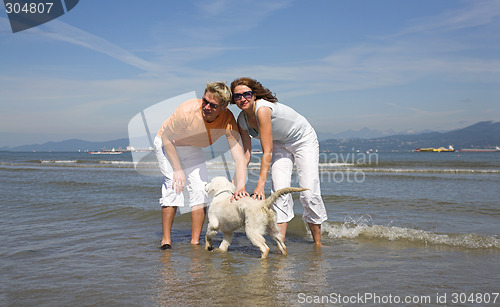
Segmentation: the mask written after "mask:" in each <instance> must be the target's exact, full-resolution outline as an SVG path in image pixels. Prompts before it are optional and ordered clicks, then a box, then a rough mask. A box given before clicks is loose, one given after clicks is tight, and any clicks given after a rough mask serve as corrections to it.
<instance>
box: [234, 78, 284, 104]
mask: <svg viewBox="0 0 500 307" xmlns="http://www.w3.org/2000/svg"><path fill="white" fill-rule="evenodd" d="M238 85H246V86H248V87H249V88H250V89H251V90H252V92H253V93H254V94H255V97H256V98H255V99H256V100H258V99H265V100H267V101H270V102H278V98H276V95H275V94H274V93H273V92H271V91H270V90H269V89H268V88H265V87H264V86H263V85H262V84H261V83H260V82H259V81H257V80H255V79H252V78H248V77H243V78H238V79H236V80H234V81H233V82H231V92H232V93H234V89H235V88H236V87H237V86H238ZM233 96H234V95H233ZM231 103H232V104H234V99H232V100H231Z"/></svg>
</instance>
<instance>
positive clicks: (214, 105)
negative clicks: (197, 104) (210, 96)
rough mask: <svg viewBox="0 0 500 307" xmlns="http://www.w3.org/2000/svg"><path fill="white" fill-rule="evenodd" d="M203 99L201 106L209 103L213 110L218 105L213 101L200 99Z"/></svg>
mask: <svg viewBox="0 0 500 307" xmlns="http://www.w3.org/2000/svg"><path fill="white" fill-rule="evenodd" d="M202 100H203V103H202V104H203V107H205V106H206V105H207V104H208V105H210V108H212V109H214V110H217V108H218V107H219V106H218V105H216V104H215V103H213V102H210V101H208V100H206V99H205V98H203V99H202Z"/></svg>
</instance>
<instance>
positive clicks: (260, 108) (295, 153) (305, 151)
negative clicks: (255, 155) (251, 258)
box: [154, 78, 327, 249]
mask: <svg viewBox="0 0 500 307" xmlns="http://www.w3.org/2000/svg"><path fill="white" fill-rule="evenodd" d="M229 103H233V104H236V106H238V108H240V109H241V112H240V114H239V116H238V121H237V122H236V120H235V118H234V116H233V114H232V113H231V111H229V110H228V109H227V105H228V104H229ZM223 135H225V136H226V138H227V141H228V144H229V148H230V151H231V155H232V157H233V159H234V161H235V167H236V171H235V178H234V179H235V185H236V192H235V194H234V196H233V199H236V200H237V199H239V198H241V197H249V194H248V193H247V191H246V190H245V182H246V166H247V165H248V163H249V162H250V158H251V150H252V148H251V141H250V140H251V137H252V138H257V139H260V142H261V146H262V151H263V154H262V161H261V167H260V175H259V180H258V182H257V186H256V188H255V190H254V192H253V195H252V196H251V197H254V198H257V199H264V198H265V193H264V186H265V183H266V180H267V176H268V173H269V170H271V178H272V190H273V191H276V190H279V189H281V188H284V187H289V186H291V175H292V170H293V165H294V163H295V165H296V167H297V174H298V179H299V185H300V187H302V188H307V189H309V190H306V191H303V192H301V193H300V201H301V203H302V205H303V206H304V213H303V220H304V221H305V222H307V223H308V225H309V229H310V230H311V234H312V236H313V239H314V243H315V244H317V245H320V244H321V223H322V222H323V221H325V220H326V219H327V214H326V209H325V206H324V204H323V200H322V198H321V191H320V182H319V174H318V159H319V144H318V140H317V137H316V133H315V131H314V129H313V128H312V126H311V125H310V124H309V122H308V121H307V120H306V119H305V118H304V117H303V116H301V115H300V114H298V113H297V112H296V111H295V110H293V109H292V108H290V107H288V106H286V105H283V104H281V103H278V99H277V98H276V96H275V95H274V94H273V93H272V92H271V91H270V90H269V89H267V88H265V87H264V86H262V84H261V83H260V82H258V81H257V80H254V79H251V78H239V79H236V80H234V81H233V82H232V83H231V88H230V89H229V87H228V86H227V85H226V84H225V83H224V82H213V83H208V84H207V87H206V89H205V92H204V94H203V98H202V99H201V100H199V99H193V100H188V101H186V102H184V103H182V104H181V105H180V106H179V107H178V108H177V109H176V110H175V112H174V113H173V114H172V115H171V116H170V117H169V118H168V119H167V120H166V121H165V122H164V123H163V125H162V127H161V128H160V129H159V131H158V133H157V136H156V138H155V142H154V143H155V152H156V157H157V159H158V162H159V164H160V169H161V171H162V173H163V175H164V182H163V185H162V197H161V199H160V205H161V206H162V230H163V236H162V241H161V249H169V248H171V235H170V232H171V229H172V224H173V222H174V217H175V213H176V211H177V207H182V206H184V196H183V194H182V193H181V191H182V190H183V189H184V187H186V188H187V190H188V192H189V206H190V207H191V219H192V225H191V243H192V244H198V243H199V238H200V234H201V230H202V228H203V222H204V219H205V207H206V204H207V203H208V201H209V200H208V197H207V194H206V192H205V184H206V183H207V181H208V174H207V167H206V164H205V159H204V157H203V152H202V148H204V147H207V146H210V145H211V144H212V143H214V142H215V141H216V140H217V139H218V138H219V137H221V136H223ZM240 136H241V141H242V142H239V140H240ZM275 211H276V213H277V222H278V227H279V229H280V231H281V233H282V234H283V237H284V236H285V234H286V228H287V223H288V222H289V221H290V220H291V219H292V218H293V217H294V211H293V199H292V196H291V195H290V194H289V195H287V196H286V197H281V198H279V199H278V201H276V203H275Z"/></svg>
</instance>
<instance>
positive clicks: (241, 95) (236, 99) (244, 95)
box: [233, 91, 253, 101]
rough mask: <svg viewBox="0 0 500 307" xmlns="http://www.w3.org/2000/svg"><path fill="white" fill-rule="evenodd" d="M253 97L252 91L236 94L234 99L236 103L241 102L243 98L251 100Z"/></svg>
mask: <svg viewBox="0 0 500 307" xmlns="http://www.w3.org/2000/svg"><path fill="white" fill-rule="evenodd" d="M252 96H253V92H252V91H247V92H244V93H241V94H240V93H236V94H233V99H234V101H240V100H241V98H242V97H245V99H250V98H252Z"/></svg>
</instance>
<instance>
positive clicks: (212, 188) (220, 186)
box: [205, 176, 234, 197]
mask: <svg viewBox="0 0 500 307" xmlns="http://www.w3.org/2000/svg"><path fill="white" fill-rule="evenodd" d="M223 190H229V191H231V192H234V184H232V183H231V182H229V180H227V178H226V177H222V176H221V177H215V178H214V179H212V181H210V182H209V183H207V185H206V186H205V191H206V192H207V193H208V195H210V196H211V197H213V196H214V195H215V193H217V192H219V191H223Z"/></svg>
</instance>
